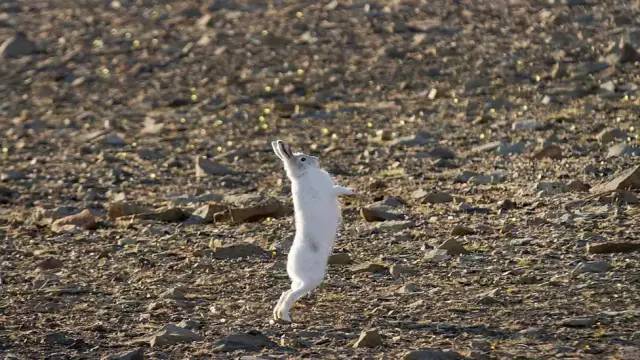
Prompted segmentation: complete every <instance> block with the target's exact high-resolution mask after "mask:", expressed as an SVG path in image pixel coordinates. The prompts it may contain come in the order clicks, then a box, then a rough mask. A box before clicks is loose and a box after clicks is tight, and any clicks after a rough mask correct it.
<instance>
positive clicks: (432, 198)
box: [422, 191, 453, 204]
mask: <svg viewBox="0 0 640 360" xmlns="http://www.w3.org/2000/svg"><path fill="white" fill-rule="evenodd" d="M422 201H423V202H427V203H430V204H444V203H448V202H452V201H453V196H451V195H450V194H448V193H446V192H443V191H435V192H431V193H428V194H427V195H426V196H425V197H423V198H422Z"/></svg>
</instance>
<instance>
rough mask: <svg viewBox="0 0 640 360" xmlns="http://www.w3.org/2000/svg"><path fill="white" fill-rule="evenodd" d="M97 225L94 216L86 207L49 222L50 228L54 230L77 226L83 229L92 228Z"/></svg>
mask: <svg viewBox="0 0 640 360" xmlns="http://www.w3.org/2000/svg"><path fill="white" fill-rule="evenodd" d="M97 226H98V224H97V222H96V218H95V216H93V214H92V213H91V211H89V210H88V209H84V210H82V211H81V212H79V213H77V214H74V215H69V216H66V217H63V218H61V219H58V220H56V221H54V222H53V223H52V224H51V229H52V230H53V231H55V232H61V231H65V230H69V229H71V228H78V229H83V230H93V229H95V228H96V227H97Z"/></svg>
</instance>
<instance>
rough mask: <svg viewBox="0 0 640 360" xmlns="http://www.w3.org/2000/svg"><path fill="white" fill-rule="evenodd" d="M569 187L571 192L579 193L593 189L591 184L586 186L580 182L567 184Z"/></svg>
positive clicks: (572, 181) (575, 181) (574, 181)
mask: <svg viewBox="0 0 640 360" xmlns="http://www.w3.org/2000/svg"><path fill="white" fill-rule="evenodd" d="M567 187H568V188H569V190H571V191H577V192H586V191H589V189H590V188H591V186H590V185H589V184H585V183H583V182H582V181H580V180H571V181H570V182H569V183H568V184H567Z"/></svg>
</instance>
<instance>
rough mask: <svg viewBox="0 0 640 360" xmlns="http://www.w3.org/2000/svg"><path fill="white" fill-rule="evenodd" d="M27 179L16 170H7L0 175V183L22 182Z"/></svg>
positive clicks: (22, 173)
mask: <svg viewBox="0 0 640 360" xmlns="http://www.w3.org/2000/svg"><path fill="white" fill-rule="evenodd" d="M26 178H27V175H26V174H25V173H24V172H22V171H18V170H7V171H5V172H3V173H1V174H0V181H16V180H24V179H26Z"/></svg>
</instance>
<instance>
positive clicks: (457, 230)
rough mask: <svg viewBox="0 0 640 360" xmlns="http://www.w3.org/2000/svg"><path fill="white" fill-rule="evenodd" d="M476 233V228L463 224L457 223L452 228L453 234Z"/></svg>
mask: <svg viewBox="0 0 640 360" xmlns="http://www.w3.org/2000/svg"><path fill="white" fill-rule="evenodd" d="M475 233H476V232H475V230H473V229H471V228H468V227H465V226H462V225H456V226H454V227H453V229H451V235H453V236H465V235H473V234H475Z"/></svg>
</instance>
